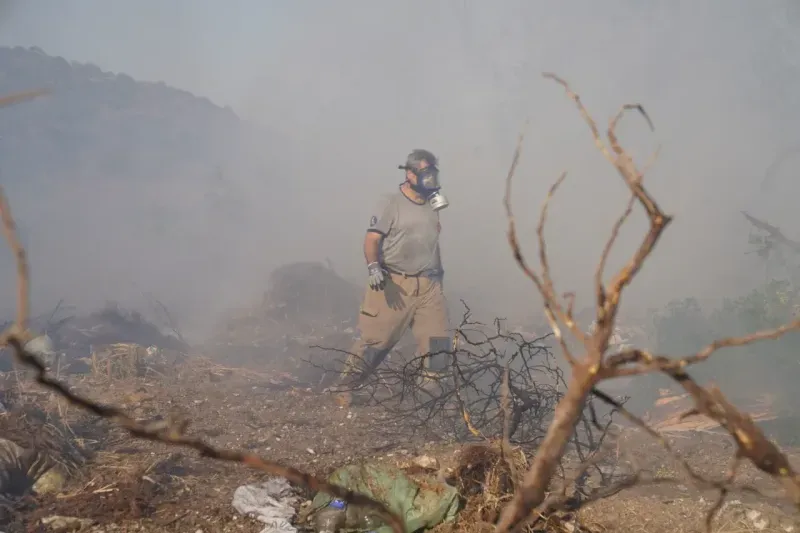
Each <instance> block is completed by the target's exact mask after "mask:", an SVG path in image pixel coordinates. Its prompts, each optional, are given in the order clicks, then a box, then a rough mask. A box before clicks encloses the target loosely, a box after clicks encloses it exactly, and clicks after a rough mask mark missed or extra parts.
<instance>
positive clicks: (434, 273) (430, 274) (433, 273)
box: [384, 266, 442, 278]
mask: <svg viewBox="0 0 800 533" xmlns="http://www.w3.org/2000/svg"><path fill="white" fill-rule="evenodd" d="M384 268H385V269H386V271H387V272H389V273H391V274H394V275H396V276H403V277H404V278H440V277H442V271H441V270H423V271H422V272H417V273H416V274H409V273H407V272H400V271H399V270H394V269H393V268H389V267H386V266H385V267H384Z"/></svg>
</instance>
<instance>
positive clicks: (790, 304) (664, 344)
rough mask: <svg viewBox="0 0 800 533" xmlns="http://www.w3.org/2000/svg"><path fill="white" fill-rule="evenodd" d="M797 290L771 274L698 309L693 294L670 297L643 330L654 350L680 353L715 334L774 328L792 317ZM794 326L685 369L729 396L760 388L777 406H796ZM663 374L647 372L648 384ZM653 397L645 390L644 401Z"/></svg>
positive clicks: (799, 304) (799, 368) (798, 305)
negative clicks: (743, 291) (738, 294)
mask: <svg viewBox="0 0 800 533" xmlns="http://www.w3.org/2000/svg"><path fill="white" fill-rule="evenodd" d="M798 309H800V291H798V289H797V288H795V287H793V286H792V285H791V283H789V282H788V281H783V280H772V281H770V282H768V283H766V284H765V285H763V286H761V287H758V288H756V289H754V290H752V291H751V292H750V293H749V294H747V295H745V296H742V297H739V298H727V299H725V300H724V301H723V303H722V304H721V305H720V306H719V307H717V308H715V309H711V310H704V309H702V307H701V306H700V304H699V302H698V301H697V300H696V299H694V298H686V299H683V300H676V301H673V302H670V304H668V305H667V306H666V307H665V308H664V309H663V310H660V311H658V312H655V313H653V314H652V316H651V320H650V324H649V332H648V333H649V336H650V340H651V342H650V344H651V347H653V348H654V349H655V351H656V352H657V353H660V354H666V355H669V356H674V357H680V356H685V355H689V354H692V353H695V352H697V351H698V350H700V349H701V348H702V347H703V346H705V345H707V344H709V343H711V342H712V341H714V340H715V339H721V338H723V337H731V336H742V335H747V334H749V333H753V332H755V331H758V330H762V329H767V328H774V327H777V326H780V325H782V324H786V323H787V322H789V321H791V320H793V319H794V317H795V315H796V314H797V312H798ZM799 354H800V332H790V333H787V334H786V335H784V336H782V337H780V338H778V339H775V340H765V341H760V342H758V343H755V344H750V345H748V346H743V347H736V348H724V349H722V350H720V351H719V352H717V353H716V354H714V355H713V356H712V357H711V358H710V359H709V360H708V361H706V362H704V363H700V364H698V365H696V366H695V367H693V368H692V369H691V375H692V376H693V377H694V378H695V379H696V380H697V381H699V382H701V383H707V382H709V381H714V382H715V383H716V384H717V385H719V386H720V388H721V389H722V390H723V392H725V393H726V395H728V397H729V398H730V399H731V400H732V401H733V402H734V403H738V402H749V401H752V400H754V399H756V398H758V397H759V396H762V395H764V394H766V393H769V394H773V395H775V397H776V400H775V408H776V409H777V410H778V411H793V410H796V409H797V407H798V406H800V394H798V393H797V392H796V390H795V387H796V385H797V382H798V381H800V357H798V355H799ZM665 384H666V381H665V378H663V377H659V378H650V379H649V380H647V386H648V387H650V388H653V387H658V386H661V387H663V386H665ZM652 399H654V398H653V395H652V394H648V398H647V401H650V400H652Z"/></svg>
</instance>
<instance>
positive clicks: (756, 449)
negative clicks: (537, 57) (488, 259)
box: [496, 74, 800, 533]
mask: <svg viewBox="0 0 800 533" xmlns="http://www.w3.org/2000/svg"><path fill="white" fill-rule="evenodd" d="M544 77H546V78H549V79H551V80H554V81H555V82H557V83H559V84H560V85H561V86H562V87H563V88H564V90H565V91H566V93H567V96H568V97H569V98H570V99H571V100H572V101H573V102H575V104H576V106H577V107H578V111H579V112H580V114H581V116H582V117H583V119H584V121H585V122H586V124H587V125H588V126H589V129H590V131H591V133H592V137H593V138H594V141H595V144H596V146H597V148H598V149H599V150H600V151H601V153H602V154H603V155H604V156H605V158H606V159H607V160H608V161H609V162H610V163H611V164H612V165H613V166H614V167H615V168H616V170H617V172H618V173H619V175H620V176H621V177H622V179H623V181H624V183H625V184H626V185H627V187H628V189H629V190H630V192H631V201H630V202H629V203H628V205H627V207H626V209H625V211H624V212H623V214H622V215H621V216H620V217H619V219H618V220H617V222H616V223H615V224H614V226H613V228H612V232H611V237H610V238H609V240H608V242H607V243H606V245H605V247H604V249H603V252H602V256H601V258H600V261H599V263H598V267H597V270H596V272H595V298H596V327H595V329H594V331H593V332H592V333H591V335H585V334H583V333H582V332H580V331H579V330H578V329H577V328H576V327H575V322H574V320H573V318H572V310H571V298H570V299H568V300H567V302H566V305H565V303H562V301H561V300H560V299H559V298H558V297H557V296H556V294H557V293H556V291H555V289H554V287H553V282H552V280H551V277H550V272H549V265H548V261H547V253H546V248H545V243H544V237H543V233H544V230H543V228H544V224H545V220H546V215H547V208H548V205H549V202H550V200H551V198H552V196H553V193H554V192H555V190H556V188H557V187H558V185H559V184H560V183H561V181H563V179H564V175H562V176H561V177H560V178H559V179H558V180H557V181H556V183H555V184H554V185H553V187H551V189H550V192H549V194H548V196H547V199H546V200H545V203H544V206H543V208H542V212H541V217H540V219H539V225H538V227H537V235H538V240H539V250H540V251H539V263H540V273H536V272H535V271H534V270H533V269H532V268H531V267H530V266H529V265H528V264H527V262H526V261H525V258H524V256H523V254H522V251H521V249H520V246H519V243H518V240H517V235H516V228H515V220H514V215H513V212H512V209H511V201H510V191H511V180H512V177H513V175H514V172H515V170H516V167H517V165H518V163H519V156H520V151H521V146H522V137H520V141H519V143H518V144H517V148H516V150H515V153H514V157H513V160H512V163H511V168H510V170H509V173H508V177H507V179H506V195H505V199H504V202H505V206H506V212H507V217H508V226H509V227H508V240H509V244H510V246H511V250H512V253H513V255H514V258H515V260H516V261H517V264H518V265H519V267H520V268H521V269H522V271H523V272H524V273H525V275H526V276H527V277H528V278H530V279H531V280H532V281H533V283H534V285H535V286H536V288H537V289H538V291H539V292H540V294H541V295H542V298H543V300H544V303H543V307H544V312H545V315H546V316H547V318H548V320H549V322H550V324H551V327H552V329H553V332H554V333H555V335H556V337H557V338H558V339H559V342H560V344H561V346H562V349H563V350H564V352H565V357H566V359H567V360H568V362H569V363H570V365H571V369H572V374H571V376H570V379H569V384H568V388H567V391H566V393H565V395H564V397H563V398H562V399H561V400H560V402H559V404H558V406H557V407H556V409H555V414H554V417H553V421H552V423H551V424H550V427H549V428H548V431H547V434H546V435H545V437H544V439H543V440H542V442H541V445H540V447H539V449H538V451H537V453H536V455H535V457H534V459H533V462H532V465H531V467H530V470H529V471H528V472H527V474H526V475H525V478H524V480H523V482H522V485H521V487H520V488H519V490H518V491H517V493H516V494H515V496H514V499H513V500H512V501H511V502H510V503H509V505H508V506H507V507H506V508H505V509H504V510H503V513H502V515H501V517H500V521H499V522H498V524H497V527H496V531H497V532H498V533H506V532H508V531H511V530H513V529H515V528H516V527H518V526H519V525H520V524H521V523H522V522H523V521H524V520H525V519H526V518H527V517H528V516H530V515H531V513H532V512H533V511H534V510H535V509H537V508H538V509H539V513H538V514H539V515H541V513H542V512H544V511H546V510H548V509H552V508H553V507H554V502H552V501H546V496H547V492H546V491H547V488H548V485H549V483H550V481H551V479H552V478H553V476H554V474H555V472H556V469H557V468H558V465H559V463H560V460H561V457H562V456H563V455H564V453H565V450H566V448H567V445H568V443H569V440H570V438H571V436H572V434H573V432H574V430H575V427H576V424H577V423H578V421H579V419H580V416H581V413H582V412H583V409H584V405H585V404H586V402H587V400H588V398H589V395H590V394H591V393H592V392H594V393H595V395H598V397H600V398H601V399H603V400H604V401H606V402H608V403H611V404H612V405H614V404H615V402H614V401H613V400H612V399H611V398H608V397H607V396H605V395H602V393H599V391H596V389H595V387H596V385H597V384H598V383H599V382H601V381H602V380H604V379H608V378H613V377H620V376H629V375H638V374H643V373H648V372H663V373H665V374H666V375H668V376H669V377H671V378H672V379H674V380H675V381H676V382H677V383H678V384H680V385H681V386H682V387H683V388H684V389H685V390H686V391H687V392H688V393H689V394H690V395H691V396H692V398H693V399H694V402H695V408H694V409H693V410H692V411H691V412H690V413H687V416H688V415H693V414H702V415H705V416H708V417H710V418H712V419H714V420H715V421H717V422H718V423H719V424H720V425H722V427H724V428H725V429H727V430H728V432H729V433H730V434H731V435H732V436H733V438H734V440H735V441H736V443H737V445H738V450H737V453H736V457H735V458H734V459H735V461H736V462H738V461H739V460H740V459H742V458H747V459H750V461H751V462H753V464H754V465H755V466H756V467H758V468H759V469H761V470H762V471H764V472H766V473H768V474H770V475H772V476H774V477H775V478H777V479H779V480H780V481H781V482H782V483H783V484H784V486H785V487H786V490H787V492H788V493H789V494H790V496H791V498H792V499H793V501H794V502H795V504H796V505H797V506H798V507H800V480H798V477H797V475H796V474H795V473H794V472H793V471H792V469H791V466H790V465H789V462H788V459H787V458H786V456H785V455H783V454H782V453H781V452H780V451H779V450H778V449H777V447H776V446H775V445H774V444H772V443H771V442H770V441H768V440H767V439H766V437H765V436H764V435H763V433H762V432H761V431H760V429H759V428H758V427H757V426H756V425H755V423H754V422H753V421H752V419H751V418H750V417H749V416H747V415H746V414H744V413H742V412H741V411H739V410H738V409H736V407H734V406H733V405H731V404H730V402H728V401H727V400H726V399H725V397H724V396H723V395H722V393H721V392H720V391H719V390H718V389H716V388H707V389H706V388H703V387H700V386H699V385H698V384H697V383H696V382H695V381H693V380H692V379H691V377H690V376H689V375H688V374H687V373H686V371H685V368H686V367H688V366H689V365H691V364H694V363H697V362H700V361H703V360H705V359H707V358H708V357H710V356H711V355H712V354H713V353H714V352H716V351H717V350H719V349H720V348H724V347H730V346H742V345H746V344H750V343H752V342H755V341H758V340H762V339H772V338H776V337H778V336H780V335H782V334H783V333H785V332H787V331H790V330H794V329H798V328H800V320H799V321H795V322H792V323H790V324H787V325H785V326H782V327H779V328H775V329H771V330H767V331H761V332H757V333H753V334H751V335H747V336H744V337H736V338H729V339H722V340H719V341H716V342H714V343H712V344H710V345H709V346H707V347H706V348H704V349H703V350H701V351H700V352H698V353H697V354H694V355H692V356H689V357H685V358H683V359H679V360H673V359H669V358H667V357H664V356H655V355H653V354H649V353H647V352H645V351H643V350H629V351H625V352H622V353H619V354H615V355H610V356H608V357H606V352H607V350H608V347H609V340H610V338H611V335H612V334H613V332H614V326H615V322H616V318H617V313H618V310H619V305H620V301H621V297H622V292H623V290H624V289H625V288H626V287H627V286H628V285H629V284H630V283H631V281H632V280H633V278H634V276H636V274H637V273H638V272H639V271H640V270H641V268H642V266H643V264H644V261H645V260H646V259H647V258H648V257H649V256H650V254H651V253H652V251H653V249H654V247H655V246H656V244H657V243H658V240H659V238H660V237H661V235H662V234H663V232H664V230H665V229H666V228H667V226H668V225H669V223H670V221H671V217H670V216H668V215H666V214H664V213H663V212H662V211H661V208H660V207H659V206H658V204H657V202H656V201H655V200H654V199H653V198H652V197H651V196H650V194H649V193H648V192H647V191H646V190H645V188H644V186H643V185H642V178H643V174H642V172H641V171H639V169H638V168H637V167H636V165H635V164H634V162H633V159H632V158H631V157H630V155H629V154H628V153H627V152H626V151H625V150H624V149H623V148H622V146H621V145H620V144H619V141H618V139H617V136H616V133H615V130H616V126H617V124H618V122H619V120H620V119H621V118H622V116H623V115H624V114H625V112H627V111H632V110H633V111H638V112H639V113H640V114H641V115H643V116H644V118H645V120H646V121H647V123H648V125H649V126H650V128H651V130H652V129H653V125H652V123H651V121H650V118H649V117H648V116H647V114H646V113H645V111H644V108H643V107H642V106H641V105H639V104H628V105H624V106H622V108H621V109H620V111H619V112H618V113H617V115H616V116H615V117H614V118H613V119H611V121H610V122H609V127H608V130H607V132H606V137H607V143H608V144H606V142H604V141H603V140H602V139H601V137H600V133H599V131H598V129H597V126H596V124H595V122H594V120H593V119H592V118H591V116H590V115H589V113H588V112H587V111H586V109H585V108H584V106H583V104H582V103H581V100H580V97H579V96H578V95H577V94H575V93H574V92H573V91H572V90H571V89H570V88H569V86H568V85H567V83H566V82H565V81H564V80H562V79H561V78H559V77H557V76H555V75H554V74H544ZM636 203H638V204H639V205H640V206H641V207H642V208H643V209H644V210H645V212H646V213H647V216H648V219H649V230H648V231H647V233H646V234H645V235H644V237H643V238H642V240H641V242H640V244H639V246H638V248H637V250H636V251H635V252H634V254H633V255H632V257H631V258H630V259H629V260H628V262H627V263H626V264H625V266H623V267H622V268H621V269H620V270H619V271H617V272H616V274H615V275H614V276H613V277H612V278H611V280H610V281H609V282H607V283H606V282H605V281H604V280H603V271H604V268H605V265H606V263H607V258H608V256H609V254H610V252H611V249H612V248H613V245H614V242H615V241H616V239H617V235H618V234H619V230H620V228H621V227H622V225H623V224H624V223H625V221H626V220H627V219H628V217H629V215H630V213H631V211H632V208H633V206H634V204H636ZM559 324H564V325H565V326H566V327H567V329H568V330H569V331H570V332H572V333H573V334H574V335H575V337H576V338H577V339H578V340H579V341H581V343H582V345H583V350H584V355H583V356H582V357H580V358H577V357H575V355H574V354H572V353H570V352H569V350H568V349H567V346H566V342H565V341H564V340H563V339H562V335H561V329H560V326H559ZM615 407H618V408H620V409H619V410H620V411H621V412H622V413H623V414H624V415H625V416H626V417H628V418H629V419H630V420H632V421H633V422H634V423H636V424H637V425H639V426H640V427H643V428H645V430H646V431H647V432H648V433H650V434H651V435H653V436H655V437H656V438H658V439H659V440H660V441H661V442H662V445H666V441H665V440H664V439H663V438H661V437H660V435H658V433H657V432H655V431H653V430H652V429H650V428H648V427H647V426H646V425H645V424H644V422H642V421H640V420H638V419H636V418H635V417H633V415H631V414H630V413H628V412H627V411H625V410H624V409H621V406H616V405H615ZM667 448H669V447H668V445H667ZM684 467H685V470H686V471H687V472H688V473H689V474H690V476H691V477H692V479H693V480H694V481H696V482H698V483H704V484H706V485H707V484H708V482H707V481H706V480H703V479H702V478H700V477H699V476H697V475H696V474H694V473H693V472H692V471H691V469H688V465H685V463H684ZM734 474H735V468H732V469H731V473H730V475H729V476H728V478H727V479H726V480H725V481H724V482H720V483H715V484H713V486H714V487H715V488H717V489H719V493H720V497H719V499H718V502H717V503H716V504H715V505H714V507H713V508H712V509H711V510H710V511H709V513H708V515H707V519H706V525H707V527H709V528H710V525H711V521H712V520H713V517H714V514H715V513H716V511H717V510H718V509H719V508H720V506H721V504H722V501H723V500H724V497H725V495H726V494H727V491H728V490H729V486H730V483H731V482H732V481H733V478H734ZM536 514H537V513H534V515H536Z"/></svg>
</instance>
